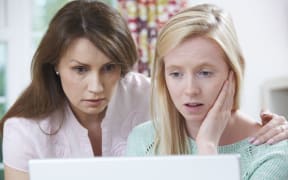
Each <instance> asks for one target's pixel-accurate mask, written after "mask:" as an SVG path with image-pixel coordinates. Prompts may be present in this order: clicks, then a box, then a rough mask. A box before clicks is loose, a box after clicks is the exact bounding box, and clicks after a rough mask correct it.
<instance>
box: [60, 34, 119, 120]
mask: <svg viewBox="0 0 288 180" xmlns="http://www.w3.org/2000/svg"><path fill="white" fill-rule="evenodd" d="M56 71H58V72H59V76H60V79H61V84H62V88H63V90H64V92H65V95H66V97H67V99H68V101H69V103H70V105H71V108H72V110H73V112H74V113H75V114H76V116H77V117H78V118H80V120H83V118H84V119H85V118H87V117H89V116H94V115H99V114H100V113H101V112H104V110H105V108H106V107H107V105H108V103H109V101H110V99H111V97H112V95H113V90H114V88H115V86H116V84H117V82H118V81H119V79H120V77H121V69H120V66H119V65H117V64H115V63H113V62H112V61H111V59H109V58H108V57H107V56H105V54H103V53H102V52H101V51H100V50H99V49H98V48H97V47H95V46H94V44H93V43H91V42H90V41H89V40H88V39H86V38H78V39H75V40H74V41H73V42H72V43H71V44H70V45H69V47H68V49H67V51H66V52H65V53H64V55H63V56H62V57H61V58H60V62H59V64H58V65H57V67H56Z"/></svg>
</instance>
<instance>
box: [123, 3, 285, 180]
mask: <svg viewBox="0 0 288 180" xmlns="http://www.w3.org/2000/svg"><path fill="white" fill-rule="evenodd" d="M244 68H245V62H244V58H243V55H242V52H241V49H240V46H239V43H238V40H237V36H236V32H235V29H234V25H233V23H232V19H231V17H230V15H229V14H228V13H226V12H225V11H223V10H222V9H220V8H218V7H217V6H215V5H210V4H201V5H196V6H193V7H191V8H188V9H186V10H183V11H181V12H179V13H178V14H176V15H175V16H173V17H172V18H171V19H170V20H169V21H168V22H167V24H166V25H165V26H164V27H163V29H162V30H161V32H160V34H159V36H158V41H157V45H156V55H155V59H154V62H153V70H152V81H151V83H152V95H151V111H152V113H151V115H152V116H151V118H152V122H146V123H144V124H141V125H139V126H137V127H136V128H134V130H133V131H132V133H131V134H130V135H129V138H128V149H127V155H130V156H132V155H138V156H143V155H177V154H178V155H180V154H217V153H221V154H231V153H232V154H235V153H239V154H240V155H241V173H242V179H250V180H252V179H253V180H254V179H255V180H258V179H267V180H270V179H279V180H282V179H283V180H284V179H287V178H288V171H287V168H288V142H287V140H284V141H282V142H280V143H276V144H274V145H268V144H263V145H259V146H255V145H253V144H251V143H249V137H250V136H253V135H254V134H255V132H257V131H259V130H260V129H261V125H260V124H258V123H257V122H256V121H255V120H254V119H252V118H250V117H249V116H247V115H246V114H245V113H243V112H240V110H239V106H240V105H239V101H240V90H241V86H242V81H243V74H244ZM192 176H193V175H192Z"/></svg>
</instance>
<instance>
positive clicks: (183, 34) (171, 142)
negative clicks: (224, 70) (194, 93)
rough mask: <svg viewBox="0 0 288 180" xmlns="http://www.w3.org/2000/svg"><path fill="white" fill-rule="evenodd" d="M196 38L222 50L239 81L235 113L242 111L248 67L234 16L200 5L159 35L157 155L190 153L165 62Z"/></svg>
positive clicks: (181, 14)
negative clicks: (240, 108) (183, 44)
mask: <svg viewBox="0 0 288 180" xmlns="http://www.w3.org/2000/svg"><path fill="white" fill-rule="evenodd" d="M196 36H197V37H199V36H200V37H205V38H208V39H210V40H212V41H214V42H216V43H217V44H218V45H219V47H221V48H222V50H223V52H224V54H225V56H226V58H225V59H226V63H227V64H228V66H229V67H230V69H231V70H232V71H233V72H234V75H235V79H236V91H235V97H234V105H233V110H236V109H239V104H240V89H241V82H242V79H243V72H244V66H245V64H244V59H243V56H242V52H241V49H240V46H239V43H238V40H237V36H236V32H235V28H234V25H233V22H232V19H231V16H230V15H229V14H228V13H226V12H224V11H223V10H222V9H220V8H218V7H217V6H215V5H211V4H202V5H196V6H193V7H190V8H188V9H185V10H183V11H181V12H179V13H177V14H176V15H174V16H173V17H172V18H171V19H170V20H169V21H168V22H167V23H166V24H165V26H164V27H163V28H162V30H161V31H160V33H159V35H158V40H157V45H156V53H155V58H154V62H153V69H152V95H151V98H152V99H151V113H152V114H151V115H152V119H153V124H154V127H155V129H156V136H155V142H154V143H155V144H154V151H155V153H158V154H163V155H164V154H166V155H168V154H188V153H189V149H190V148H189V144H188V142H189V141H188V138H187V134H186V130H185V122H184V117H183V116H182V115H181V114H180V113H179V112H178V111H177V109H176V107H175V106H174V104H173V102H172V100H171V97H170V95H169V92H168V89H167V86H166V83H165V75H164V74H165V69H164V61H163V58H164V56H165V55H166V54H167V53H168V52H169V51H171V50H172V49H173V48H175V47H177V46H178V45H179V44H181V43H182V42H183V41H185V40H187V39H188V38H191V37H196Z"/></svg>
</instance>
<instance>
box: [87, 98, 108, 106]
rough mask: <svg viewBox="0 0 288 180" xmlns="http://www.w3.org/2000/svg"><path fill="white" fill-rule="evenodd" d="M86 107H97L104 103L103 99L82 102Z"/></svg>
mask: <svg viewBox="0 0 288 180" xmlns="http://www.w3.org/2000/svg"><path fill="white" fill-rule="evenodd" d="M83 101H84V102H85V103H86V104H87V105H88V106H93V107H96V106H99V105H100V104H101V103H102V102H104V101H105V98H99V99H85V100H83Z"/></svg>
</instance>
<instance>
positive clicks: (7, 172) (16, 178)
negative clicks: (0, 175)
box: [4, 165, 29, 180]
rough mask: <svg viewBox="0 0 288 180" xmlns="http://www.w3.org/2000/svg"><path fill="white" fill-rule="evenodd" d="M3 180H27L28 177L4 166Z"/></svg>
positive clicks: (26, 174) (21, 172) (24, 173)
mask: <svg viewBox="0 0 288 180" xmlns="http://www.w3.org/2000/svg"><path fill="white" fill-rule="evenodd" d="M4 177H5V180H29V175H28V173H26V172H23V171H19V170H16V169H14V168H10V167H9V166H6V165H4Z"/></svg>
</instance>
